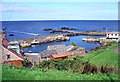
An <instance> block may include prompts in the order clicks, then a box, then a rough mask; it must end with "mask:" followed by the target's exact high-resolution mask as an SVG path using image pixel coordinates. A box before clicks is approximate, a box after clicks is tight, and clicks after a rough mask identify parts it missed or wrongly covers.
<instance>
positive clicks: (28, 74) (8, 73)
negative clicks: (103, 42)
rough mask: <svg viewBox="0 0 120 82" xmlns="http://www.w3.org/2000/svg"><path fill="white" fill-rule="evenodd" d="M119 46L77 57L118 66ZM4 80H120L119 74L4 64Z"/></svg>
mask: <svg viewBox="0 0 120 82" xmlns="http://www.w3.org/2000/svg"><path fill="white" fill-rule="evenodd" d="M115 47H117V44H116V43H112V45H111V46H109V47H107V48H105V49H100V50H98V51H94V52H90V53H88V55H87V56H85V57H77V58H78V59H80V60H83V61H86V60H89V62H90V63H91V64H93V65H97V66H101V65H107V66H110V67H111V66H113V67H118V54H117V53H116V52H114V51H113V49H114V48H115ZM2 79H3V80H118V74H115V73H112V74H102V73H96V74H90V73H89V74H80V73H72V72H70V71H64V70H63V71H59V70H57V69H56V70H55V69H51V70H48V71H46V72H45V71H42V70H41V69H40V68H34V69H29V68H23V67H20V68H18V67H14V68H13V67H9V66H7V65H3V73H2Z"/></svg>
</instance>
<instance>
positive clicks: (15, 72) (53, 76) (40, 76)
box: [2, 66, 118, 80]
mask: <svg viewBox="0 0 120 82" xmlns="http://www.w3.org/2000/svg"><path fill="white" fill-rule="evenodd" d="M3 69H4V70H3V75H2V77H3V80H117V78H118V75H117V74H102V73H97V74H76V73H71V72H67V71H58V70H49V71H47V72H43V71H41V70H40V69H38V68H36V69H27V68H23V69H22V68H13V67H9V66H3Z"/></svg>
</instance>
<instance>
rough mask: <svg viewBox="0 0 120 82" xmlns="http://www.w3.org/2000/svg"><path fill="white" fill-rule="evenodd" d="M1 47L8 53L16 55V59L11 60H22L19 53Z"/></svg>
mask: <svg viewBox="0 0 120 82" xmlns="http://www.w3.org/2000/svg"><path fill="white" fill-rule="evenodd" d="M3 49H4V50H6V52H7V51H8V52H9V53H12V55H15V56H17V57H18V59H14V58H12V59H11V60H23V57H22V56H21V55H20V54H18V53H17V52H15V51H14V50H11V49H8V48H6V47H3Z"/></svg>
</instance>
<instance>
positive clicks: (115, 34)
mask: <svg viewBox="0 0 120 82" xmlns="http://www.w3.org/2000/svg"><path fill="white" fill-rule="evenodd" d="M118 37H120V33H119V32H107V34H106V38H107V39H118Z"/></svg>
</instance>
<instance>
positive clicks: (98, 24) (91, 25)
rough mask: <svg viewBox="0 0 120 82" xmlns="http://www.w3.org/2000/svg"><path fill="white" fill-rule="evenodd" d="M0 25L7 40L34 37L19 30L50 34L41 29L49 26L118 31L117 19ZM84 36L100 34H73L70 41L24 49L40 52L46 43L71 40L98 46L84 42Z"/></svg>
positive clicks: (6, 23)
mask: <svg viewBox="0 0 120 82" xmlns="http://www.w3.org/2000/svg"><path fill="white" fill-rule="evenodd" d="M2 26H3V27H5V28H6V32H7V39H8V40H19V39H23V38H30V37H36V36H33V35H30V34H23V33H21V32H27V33H28V32H29V33H37V34H39V35H40V36H46V35H51V33H49V32H46V31H43V28H46V27H50V28H53V29H60V28H61V27H72V28H77V31H81V32H83V31H89V30H96V31H105V29H103V28H107V29H108V31H118V21H114V20H111V21H102V20H101V21H97V20H94V21H93V20H87V21H83V20H69V21H68V20H60V21H55V20H54V21H9V22H7V21H3V22H2ZM13 31H14V35H15V36H9V34H10V33H13ZM86 37H96V38H99V37H102V36H74V37H70V41H66V42H53V43H49V44H44V45H38V46H35V47H31V48H26V49H25V50H24V51H25V52H28V51H32V52H40V51H42V50H44V49H46V48H47V46H48V45H55V44H65V45H69V44H70V43H71V42H76V44H78V45H79V46H81V47H84V48H85V49H86V50H91V49H93V48H95V47H98V46H100V44H98V43H97V44H95V43H86V42H83V41H82V38H86Z"/></svg>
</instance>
